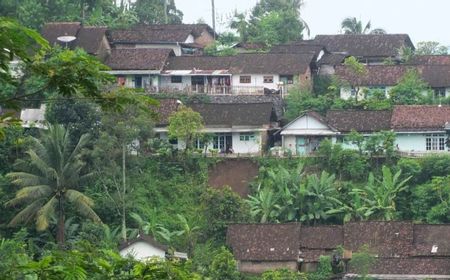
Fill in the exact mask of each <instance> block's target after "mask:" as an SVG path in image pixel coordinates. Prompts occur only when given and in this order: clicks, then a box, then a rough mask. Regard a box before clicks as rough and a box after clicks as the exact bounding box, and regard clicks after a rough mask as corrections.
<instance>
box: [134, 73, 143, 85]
mask: <svg viewBox="0 0 450 280" xmlns="http://www.w3.org/2000/svg"><path fill="white" fill-rule="evenodd" d="M134 88H142V76H134Z"/></svg>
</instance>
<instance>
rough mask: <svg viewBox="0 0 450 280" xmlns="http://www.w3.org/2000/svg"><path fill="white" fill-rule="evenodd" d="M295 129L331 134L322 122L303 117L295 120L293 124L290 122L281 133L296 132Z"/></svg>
mask: <svg viewBox="0 0 450 280" xmlns="http://www.w3.org/2000/svg"><path fill="white" fill-rule="evenodd" d="M297 129H303V130H306V129H308V130H310V129H312V130H323V129H326V130H329V131H330V133H331V132H332V131H331V130H330V128H329V127H328V126H327V125H325V124H323V123H322V122H320V121H319V120H317V119H316V118H314V117H311V116H308V115H305V116H303V117H301V118H298V119H296V120H295V121H294V122H292V123H291V124H289V126H288V127H286V128H284V129H283V131H289V130H297Z"/></svg>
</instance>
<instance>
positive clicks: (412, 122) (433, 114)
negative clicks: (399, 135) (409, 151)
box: [391, 105, 450, 131]
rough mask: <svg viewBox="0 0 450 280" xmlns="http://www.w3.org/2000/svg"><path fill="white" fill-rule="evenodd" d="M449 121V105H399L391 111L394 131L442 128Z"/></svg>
mask: <svg viewBox="0 0 450 280" xmlns="http://www.w3.org/2000/svg"><path fill="white" fill-rule="evenodd" d="M446 123H450V106H441V107H439V106H437V105H410V106H406V105H400V106H395V107H394V110H393V112H392V120H391V126H392V129H394V130H395V131H420V130H443V129H444V127H445V125H446Z"/></svg>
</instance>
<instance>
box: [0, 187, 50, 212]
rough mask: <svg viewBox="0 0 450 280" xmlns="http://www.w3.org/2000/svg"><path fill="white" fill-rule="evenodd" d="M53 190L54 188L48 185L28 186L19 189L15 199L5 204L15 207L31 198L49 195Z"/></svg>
mask: <svg viewBox="0 0 450 280" xmlns="http://www.w3.org/2000/svg"><path fill="white" fill-rule="evenodd" d="M51 192H52V189H51V188H50V187H49V186H47V185H39V186H33V187H26V188H23V189H21V190H20V191H18V192H17V193H16V196H15V197H14V198H13V199H11V200H9V201H7V202H6V203H5V206H6V207H14V206H16V205H20V204H24V203H25V202H28V201H31V200H35V199H42V198H45V197H47V196H49V195H50V193H51Z"/></svg>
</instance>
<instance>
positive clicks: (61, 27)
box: [41, 22, 111, 59]
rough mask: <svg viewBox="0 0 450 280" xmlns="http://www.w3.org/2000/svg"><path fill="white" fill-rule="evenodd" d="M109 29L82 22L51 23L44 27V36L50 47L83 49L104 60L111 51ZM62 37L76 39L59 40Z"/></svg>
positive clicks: (42, 32)
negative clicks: (68, 40) (86, 24)
mask: <svg viewBox="0 0 450 280" xmlns="http://www.w3.org/2000/svg"><path fill="white" fill-rule="evenodd" d="M106 31H107V28H106V27H104V26H85V25H82V24H81V23H80V22H50V23H47V24H45V25H44V26H43V27H42V30H41V34H42V36H43V37H44V38H45V39H46V40H47V41H48V42H49V43H50V45H55V44H57V45H61V46H63V47H66V46H67V47H70V48H82V49H84V50H85V51H86V52H87V53H88V54H91V55H94V56H96V57H98V58H100V59H104V58H105V57H106V56H107V55H108V54H109V53H110V50H111V46H110V44H109V41H108V39H107V37H106ZM62 36H71V37H75V39H74V40H73V41H71V42H68V43H67V45H66V43H65V42H63V41H61V40H58V38H61V37H62Z"/></svg>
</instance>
